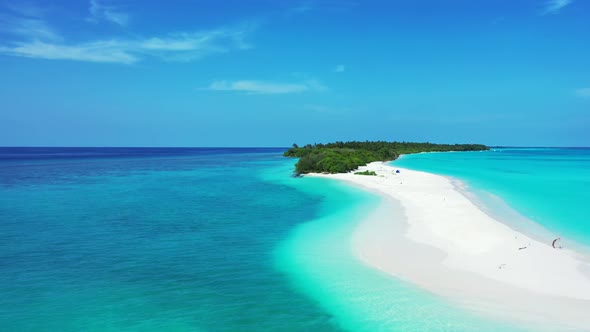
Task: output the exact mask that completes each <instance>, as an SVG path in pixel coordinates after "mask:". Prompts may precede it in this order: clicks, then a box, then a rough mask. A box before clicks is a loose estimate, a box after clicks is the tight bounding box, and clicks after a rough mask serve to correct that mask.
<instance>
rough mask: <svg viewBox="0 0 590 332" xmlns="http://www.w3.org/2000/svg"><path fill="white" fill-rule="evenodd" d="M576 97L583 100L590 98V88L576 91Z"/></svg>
mask: <svg viewBox="0 0 590 332" xmlns="http://www.w3.org/2000/svg"><path fill="white" fill-rule="evenodd" d="M576 95H577V96H578V97H582V98H590V88H580V89H577V90H576Z"/></svg>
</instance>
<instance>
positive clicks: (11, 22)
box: [0, 17, 62, 40]
mask: <svg viewBox="0 0 590 332" xmlns="http://www.w3.org/2000/svg"><path fill="white" fill-rule="evenodd" d="M0 31H3V32H6V33H9V34H12V35H16V36H19V37H24V38H29V39H39V40H61V39H62V38H61V36H59V34H58V33H56V32H55V31H54V30H53V29H51V28H50V27H49V26H48V25H47V24H46V23H45V22H44V21H43V20H41V19H37V18H27V17H18V18H14V17H0Z"/></svg>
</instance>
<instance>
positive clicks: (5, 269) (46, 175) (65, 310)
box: [0, 148, 590, 331]
mask: <svg viewBox="0 0 590 332" xmlns="http://www.w3.org/2000/svg"><path fill="white" fill-rule="evenodd" d="M284 150H285V149H282V148H231V149H230V148H219V149H213V148H162V149H153V148H0V268H1V269H0V330H2V331H474V330H477V331H497V330H500V329H501V330H503V331H517V330H519V328H518V327H515V326H511V325H510V324H509V323H506V322H498V321H492V320H490V319H489V318H486V317H479V316H476V315H474V314H472V313H469V312H466V311H464V310H463V309H461V308H458V307H456V306H454V305H453V304H452V303H449V302H447V301H446V300H445V299H442V298H440V297H437V296H435V295H432V294H430V293H428V292H426V291H423V290H421V289H419V288H416V287H414V286H413V285H411V284H408V283H405V282H402V281H400V280H397V279H395V278H392V277H390V276H388V275H385V274H383V273H381V272H379V271H376V270H373V269H371V268H369V267H366V266H365V265H363V264H362V263H361V262H359V261H358V260H357V259H356V258H355V257H354V256H353V255H352V253H351V251H350V234H351V233H352V231H353V230H354V228H355V227H356V225H357V223H358V221H359V219H360V218H361V216H362V215H363V214H365V213H366V212H367V211H370V210H371V209H372V208H374V207H375V206H376V205H377V204H378V203H379V202H378V200H379V197H377V196H374V195H372V194H370V193H366V192H362V191H359V190H356V189H354V188H351V187H349V186H347V185H344V184H341V183H339V182H337V181H334V180H329V179H320V178H294V177H292V171H293V165H294V163H295V160H294V159H287V158H283V157H282V155H281V154H282V152H283V151H284ZM589 152H590V150H575V151H571V150H568V149H565V150H564V149H553V150H546V149H541V150H539V149H529V150H519V149H495V150H494V151H489V152H482V153H446V154H437V153H433V154H419V155H410V156H404V157H403V158H401V159H400V160H398V161H395V162H394V163H393V165H400V167H402V166H403V167H408V168H413V169H422V170H426V171H431V172H435V173H439V174H447V175H451V176H453V177H456V178H458V179H461V180H462V181H463V182H464V183H465V184H466V185H468V186H469V190H470V191H473V192H475V193H476V194H477V195H478V196H481V197H486V195H488V196H489V195H495V196H494V197H496V196H497V197H501V199H502V200H503V201H505V202H506V203H507V204H509V205H510V206H513V207H514V209H515V210H517V211H518V212H519V213H522V214H523V215H524V216H527V217H530V218H532V219H533V220H534V221H535V222H538V223H539V224H541V225H542V226H543V227H544V228H546V229H548V230H551V231H552V232H555V233H556V234H557V233H559V235H561V236H562V237H563V238H564V243H567V239H572V241H573V240H575V241H578V242H580V243H587V242H585V241H587V239H588V238H590V237H589V235H590V234H589V233H588V232H590V227H584V225H585V226H588V218H587V216H588V215H587V212H585V211H583V205H580V206H577V204H582V203H583V202H585V201H587V200H586V199H584V197H586V198H587V197H588V193H587V192H584V191H583V189H582V188H584V186H585V185H586V186H587V184H588V181H589V180H590V177H588V176H587V175H588V173H587V172H588V169H589V168H588V167H584V165H587V163H588V160H590V157H589ZM440 158H442V159H440ZM549 164H551V165H549ZM474 168H477V169H474ZM488 168H489V170H488ZM574 170H575V171H574ZM502 172H503V173H505V175H502ZM584 172H586V173H584ZM584 174H586V176H584ZM535 176H540V177H541V178H535ZM498 179H501V181H500V180H498ZM540 179H541V180H542V183H541V184H539V183H538V181H539V180H540ZM500 182H504V183H505V185H506V186H505V187H504V186H501V183H500ZM572 184H573V187H572ZM527 186H528V188H529V189H527ZM539 190H544V191H546V192H545V194H542V193H539V192H537V191H539ZM573 190H575V191H573ZM527 192H534V194H533V196H534V197H531V194H527V195H525V197H521V195H522V194H523V193H527ZM547 192H550V193H551V195H552V196H547V195H546V194H547ZM578 195H582V196H581V197H580V196H578ZM543 198H545V199H547V200H548V201H550V202H551V203H550V204H549V203H547V201H544V202H545V203H543V204H541V205H539V204H540V203H535V202H534V199H537V200H542V199H543ZM498 199H499V198H498ZM484 201H485V199H484ZM559 206H561V209H570V210H568V212H567V213H568V214H567V216H568V218H567V219H564V218H561V217H560V216H563V214H560V213H558V211H559V209H560V208H559ZM571 209H574V211H571ZM576 209H577V210H576ZM562 212H563V211H562ZM574 217H575V218H579V219H575V218H574ZM572 218H574V219H572ZM584 218H585V219H584ZM584 223H585V224H584Z"/></svg>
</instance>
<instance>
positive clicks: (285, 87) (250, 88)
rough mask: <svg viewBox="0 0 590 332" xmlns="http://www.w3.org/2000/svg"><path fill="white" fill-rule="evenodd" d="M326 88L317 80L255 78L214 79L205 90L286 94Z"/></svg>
mask: <svg viewBox="0 0 590 332" xmlns="http://www.w3.org/2000/svg"><path fill="white" fill-rule="evenodd" d="M325 89H326V88H325V87H324V86H323V85H321V84H320V83H318V82H317V81H308V82H305V83H279V82H268V81H256V80H243V81H231V82H230V81H215V82H213V83H211V85H209V87H208V88H206V89H205V90H212V91H236V92H246V93H251V94H286V93H299V92H305V91H321V90H325Z"/></svg>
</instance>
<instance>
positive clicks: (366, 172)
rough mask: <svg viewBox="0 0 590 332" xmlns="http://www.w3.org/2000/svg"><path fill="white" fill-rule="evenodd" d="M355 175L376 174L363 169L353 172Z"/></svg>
mask: <svg viewBox="0 0 590 332" xmlns="http://www.w3.org/2000/svg"><path fill="white" fill-rule="evenodd" d="M354 174H356V175H377V173H375V171H363V172H354Z"/></svg>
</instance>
